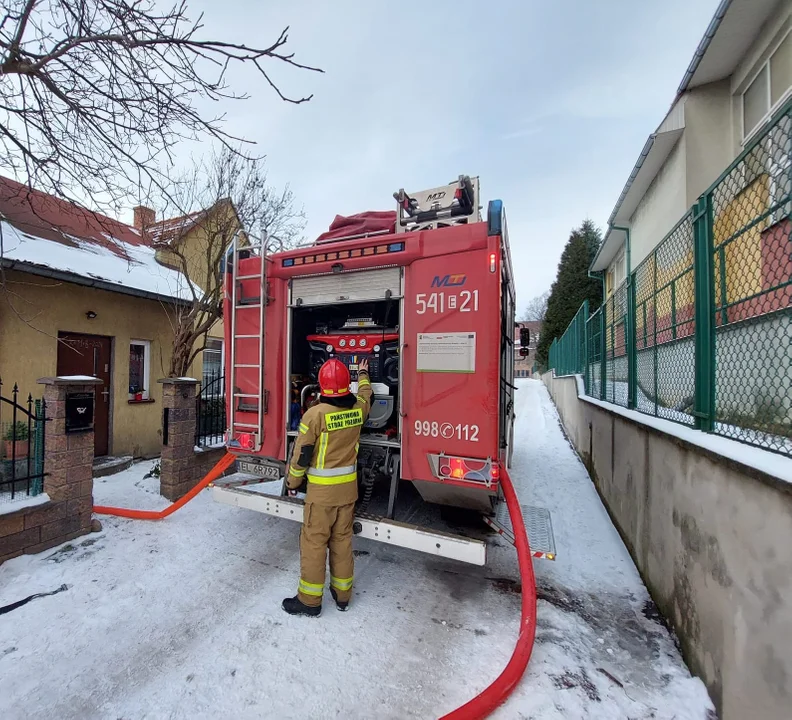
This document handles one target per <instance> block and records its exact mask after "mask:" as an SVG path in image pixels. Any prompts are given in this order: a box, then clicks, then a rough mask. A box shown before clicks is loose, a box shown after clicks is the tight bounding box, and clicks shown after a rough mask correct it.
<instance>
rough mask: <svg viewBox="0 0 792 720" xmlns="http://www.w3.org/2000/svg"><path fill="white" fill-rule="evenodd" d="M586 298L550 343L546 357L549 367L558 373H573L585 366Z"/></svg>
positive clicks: (579, 371)
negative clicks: (560, 334)
mask: <svg viewBox="0 0 792 720" xmlns="http://www.w3.org/2000/svg"><path fill="white" fill-rule="evenodd" d="M588 314H589V311H588V300H587V301H586V302H584V303H583V305H581V306H580V310H578V311H577V312H576V313H575V317H573V318H572V322H570V323H569V325H568V326H567V329H566V330H565V331H564V334H563V335H562V336H561V337H560V338H555V339H554V340H553V342H552V343H551V345H550V351H549V353H548V359H549V361H550V367H552V368H555V369H556V372H557V373H558V374H559V375H575V374H580V373H582V372H583V368H584V367H585V366H586V319H587V318H588Z"/></svg>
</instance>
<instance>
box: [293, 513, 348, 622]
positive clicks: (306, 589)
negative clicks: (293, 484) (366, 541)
mask: <svg viewBox="0 0 792 720" xmlns="http://www.w3.org/2000/svg"><path fill="white" fill-rule="evenodd" d="M354 517H355V504H354V503H351V504H349V505H320V504H318V503H312V502H308V503H305V510H304V513H303V526H302V532H301V533H300V584H299V588H298V597H299V598H300V600H301V601H302V602H303V603H304V604H305V605H310V606H311V607H316V606H318V605H321V604H322V593H323V592H324V583H325V564H326V562H327V550H328V548H329V549H330V586H331V587H332V588H334V589H335V591H336V594H337V597H338V599H339V600H340V601H341V602H349V598H350V597H351V595H352V580H353V567H354V560H353V557H352V522H353V520H354Z"/></svg>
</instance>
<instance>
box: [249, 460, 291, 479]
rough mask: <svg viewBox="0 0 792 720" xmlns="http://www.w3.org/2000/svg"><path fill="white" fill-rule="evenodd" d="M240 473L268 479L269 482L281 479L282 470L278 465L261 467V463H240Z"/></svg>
mask: <svg viewBox="0 0 792 720" xmlns="http://www.w3.org/2000/svg"><path fill="white" fill-rule="evenodd" d="M239 472H241V473H247V474H248V475H258V476H259V477H263V478H267V480H280V479H281V469H280V468H279V467H277V466H276V465H260V464H259V463H251V462H244V461H240V462H239Z"/></svg>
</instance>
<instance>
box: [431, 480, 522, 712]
mask: <svg viewBox="0 0 792 720" xmlns="http://www.w3.org/2000/svg"><path fill="white" fill-rule="evenodd" d="M501 486H502V487H503V494H504V495H505V497H506V505H507V506H508V508H509V517H511V521H512V527H513V528H514V542H515V546H516V548H517V560H518V562H519V564H520V580H521V582H522V610H521V617H520V634H519V636H518V637H517V645H516V646H515V647H514V652H513V653H512V656H511V660H509V664H508V665H507V666H506V667H505V668H504V670H503V672H502V673H501V674H500V675H498V677H497V678H495V680H494V681H493V682H492V684H491V685H489V686H488V687H486V688H485V689H484V690H483V691H482V692H481V693H479V694H478V695H477V696H476V697H474V698H473V699H472V700H470V701H469V702H467V703H465V704H464V705H462V707H459V708H457V709H456V710H452V711H451V712H450V713H448V715H444V716H443V717H442V718H441V719H440V720H481V718H485V717H487V716H488V715H489V714H490V713H491V712H492V711H493V710H495V708H497V707H498V706H499V705H501V704H502V703H503V702H504V701H505V700H506V698H508V697H509V695H511V693H512V691H513V690H514V688H515V687H516V686H517V683H518V682H519V681H520V678H521V677H522V676H523V673H524V672H525V668H526V667H528V661H529V660H530V659H531V652H532V651H533V644H534V636H535V635H536V578H535V577H534V571H533V561H532V560H531V549H530V546H529V545H528V534H527V533H526V531H525V522H523V516H522V511H521V510H520V503H519V502H518V500H517V493H516V492H515V491H514V485H512V481H511V477H509V473H508V472H507V471H506V469H505V468H501Z"/></svg>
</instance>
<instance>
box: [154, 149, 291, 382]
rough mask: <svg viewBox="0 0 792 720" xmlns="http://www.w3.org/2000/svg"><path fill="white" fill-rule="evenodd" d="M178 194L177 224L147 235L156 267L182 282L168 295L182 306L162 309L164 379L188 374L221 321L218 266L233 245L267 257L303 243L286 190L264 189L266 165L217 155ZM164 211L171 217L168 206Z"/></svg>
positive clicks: (225, 153)
mask: <svg viewBox="0 0 792 720" xmlns="http://www.w3.org/2000/svg"><path fill="white" fill-rule="evenodd" d="M177 187H178V188H179V189H180V190H179V191H180V193H181V194H182V197H181V198H180V202H179V203H178V205H177V206H176V208H177V210H178V211H180V217H177V218H176V219H175V220H170V221H168V222H166V223H159V224H155V225H153V226H151V229H150V230H149V231H148V232H149V234H150V235H151V239H152V240H153V242H154V246H155V248H157V250H158V252H159V260H160V261H161V262H163V263H165V264H167V265H170V266H172V267H174V268H175V269H177V270H179V271H180V272H181V274H182V276H183V277H184V279H185V280H184V283H183V286H180V287H179V288H172V290H175V291H176V294H178V295H179V297H180V298H181V301H174V302H173V303H171V304H165V305H164V306H163V307H164V308H165V311H166V313H167V315H168V318H169V320H170V324H171V327H172V329H173V354H172V356H171V361H170V365H169V368H168V375H169V376H170V377H182V376H184V375H185V374H186V373H187V372H188V370H189V368H190V366H191V365H192V363H193V361H194V360H195V359H196V357H197V356H198V354H199V353H201V352H202V351H203V349H204V348H205V347H206V340H207V337H208V334H209V331H210V329H211V328H212V326H213V325H214V324H215V323H216V322H217V321H218V320H219V319H220V318H221V317H222V301H223V290H222V279H223V278H222V274H221V273H222V270H221V265H222V262H223V259H224V256H225V255H226V253H227V252H228V249H229V247H230V246H231V244H232V243H233V242H234V241H235V240H236V241H237V242H241V243H243V244H245V243H247V242H248V239H251V240H253V244H258V241H259V240H264V244H265V247H266V248H267V250H268V251H279V250H284V249H288V248H290V247H294V246H296V245H298V244H299V243H300V242H301V240H302V231H303V230H304V228H305V215H304V213H303V212H302V210H299V209H297V208H296V207H295V202H294V197H293V195H292V192H291V190H289V188H288V187H286V188H285V189H283V190H276V189H274V188H272V187H270V186H269V185H268V184H267V175H266V172H265V170H264V161H263V160H261V159H256V158H246V157H244V156H242V155H240V154H239V153H237V152H234V151H233V150H229V149H226V150H223V151H221V152H219V153H218V154H216V155H215V156H214V157H213V158H212V159H211V161H210V162H209V164H208V165H207V164H204V163H199V164H197V165H196V166H195V168H194V169H193V171H192V172H191V173H190V176H189V178H187V177H185V178H182V181H181V182H180V183H179V184H178V185H177ZM169 207H170V210H169V211H168V213H169V214H172V213H173V204H172V203H170V204H169ZM190 238H192V239H193V240H190Z"/></svg>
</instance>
